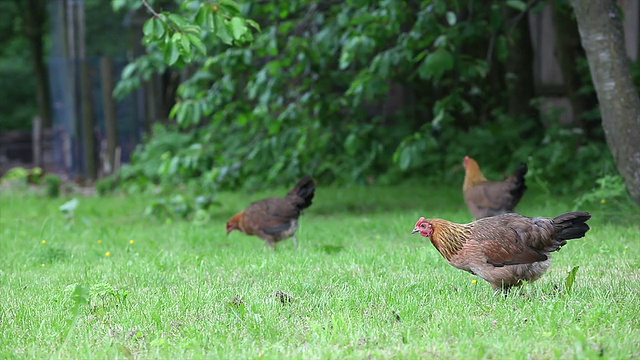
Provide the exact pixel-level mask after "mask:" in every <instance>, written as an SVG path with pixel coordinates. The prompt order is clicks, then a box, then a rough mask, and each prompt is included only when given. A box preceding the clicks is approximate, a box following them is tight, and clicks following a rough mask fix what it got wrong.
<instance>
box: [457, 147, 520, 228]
mask: <svg viewBox="0 0 640 360" xmlns="http://www.w3.org/2000/svg"><path fill="white" fill-rule="evenodd" d="M464 170H465V171H464V184H463V185H462V192H463V193H464V201H465V203H467V207H468V208H469V211H471V214H472V215H473V217H474V218H476V219H481V218H485V217H489V216H494V215H498V214H504V213H510V212H513V209H515V207H516V205H518V202H519V201H520V199H521V198H522V195H523V194H524V192H525V190H527V186H526V184H525V181H524V176H525V174H526V173H527V165H526V164H520V166H518V168H517V169H516V171H515V172H514V173H513V174H511V176H508V177H507V178H506V179H504V180H503V181H488V180H487V179H486V178H485V177H484V175H483V174H482V171H480V167H479V166H478V163H477V162H476V161H475V160H474V159H472V158H470V157H468V156H465V157H464Z"/></svg>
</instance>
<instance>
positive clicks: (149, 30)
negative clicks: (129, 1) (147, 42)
mask: <svg viewBox="0 0 640 360" xmlns="http://www.w3.org/2000/svg"><path fill="white" fill-rule="evenodd" d="M153 20H155V18H151V19H149V20H147V21H145V22H144V26H143V27H142V33H143V34H144V36H149V37H151V36H152V35H153V34H154V32H153V26H154V25H153Z"/></svg>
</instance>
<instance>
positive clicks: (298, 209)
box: [226, 175, 316, 247]
mask: <svg viewBox="0 0 640 360" xmlns="http://www.w3.org/2000/svg"><path fill="white" fill-rule="evenodd" d="M315 190H316V184H315V182H314V181H313V179H312V178H311V176H308V175H307V176H304V177H303V178H302V179H300V181H298V183H297V184H296V185H295V186H294V187H293V188H292V189H291V190H290V191H289V192H288V193H287V195H286V196H285V197H273V198H266V199H262V200H258V201H255V202H253V203H251V204H249V206H247V207H246V208H245V209H244V210H242V211H240V212H238V213H237V214H235V215H233V216H232V217H231V218H230V219H229V220H228V221H227V226H226V227H227V235H228V234H229V233H230V232H231V231H233V230H240V231H241V232H243V233H245V234H247V235H256V236H257V237H259V238H261V239H262V240H264V241H265V242H266V243H267V244H268V245H269V246H271V247H274V246H275V244H276V242H278V241H280V240H284V239H286V238H289V237H291V236H293V242H294V245H297V239H296V230H297V229H298V217H299V216H300V214H301V213H302V210H304V209H305V208H307V207H309V206H310V205H311V200H313V196H314V194H315Z"/></svg>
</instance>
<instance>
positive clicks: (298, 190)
mask: <svg viewBox="0 0 640 360" xmlns="http://www.w3.org/2000/svg"><path fill="white" fill-rule="evenodd" d="M315 191H316V182H315V181H313V178H311V176H309V175H305V176H304V177H303V178H302V179H300V181H298V183H297V184H296V186H294V187H293V189H291V190H289V192H288V193H287V197H290V196H296V197H299V198H300V199H301V201H296V206H297V207H298V209H300V210H302V209H305V208H308V207H309V206H310V205H311V200H313V195H314V194H315Z"/></svg>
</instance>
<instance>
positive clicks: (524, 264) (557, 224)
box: [412, 211, 591, 295]
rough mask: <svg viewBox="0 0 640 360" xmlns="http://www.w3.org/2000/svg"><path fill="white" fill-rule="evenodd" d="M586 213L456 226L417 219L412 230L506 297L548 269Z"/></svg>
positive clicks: (583, 227) (506, 217) (578, 233)
mask: <svg viewBox="0 0 640 360" xmlns="http://www.w3.org/2000/svg"><path fill="white" fill-rule="evenodd" d="M589 218H591V215H590V214H589V213H588V212H583V211H576V212H568V213H564V214H562V215H559V216H556V217H554V218H548V217H534V218H530V217H527V216H522V215H519V214H515V213H509V214H502V215H497V216H494V217H488V218H484V219H480V220H476V221H473V222H470V223H468V224H458V223H454V222H451V221H447V220H443V219H425V218H424V217H421V218H420V219H419V220H418V222H417V223H416V225H415V227H414V229H413V231H412V234H413V233H416V232H419V233H420V235H422V236H424V237H428V238H430V239H431V243H432V244H433V246H434V247H435V248H436V249H437V250H438V251H439V252H440V254H442V256H443V257H444V258H445V259H447V261H449V264H451V265H453V266H454V267H456V268H458V269H461V270H466V271H468V272H470V273H472V274H475V275H477V276H479V277H481V278H483V279H484V280H486V281H488V282H489V283H490V284H491V286H493V288H494V289H495V290H496V293H497V292H498V291H499V290H502V291H503V292H504V293H505V295H506V293H507V292H508V291H509V289H510V288H511V287H513V286H519V285H521V284H522V281H534V280H536V279H538V278H539V277H540V276H541V275H542V274H544V273H545V271H547V268H548V267H549V264H550V262H551V255H550V253H551V252H554V251H557V250H558V249H560V248H561V247H562V246H564V245H565V244H566V243H567V240H570V239H577V238H581V237H583V236H584V235H585V233H586V232H587V231H588V230H589V225H587V224H586V221H587V220H589Z"/></svg>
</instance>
